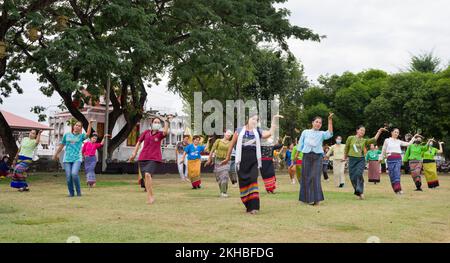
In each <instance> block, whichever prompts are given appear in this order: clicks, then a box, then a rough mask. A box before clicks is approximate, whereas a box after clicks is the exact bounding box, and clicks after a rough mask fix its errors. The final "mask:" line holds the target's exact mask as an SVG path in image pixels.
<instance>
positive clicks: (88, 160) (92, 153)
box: [81, 133, 111, 188]
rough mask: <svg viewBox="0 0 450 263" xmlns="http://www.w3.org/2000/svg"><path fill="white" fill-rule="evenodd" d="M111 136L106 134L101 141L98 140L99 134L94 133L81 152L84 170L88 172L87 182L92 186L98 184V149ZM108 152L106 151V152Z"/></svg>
mask: <svg viewBox="0 0 450 263" xmlns="http://www.w3.org/2000/svg"><path fill="white" fill-rule="evenodd" d="M108 137H111V136H110V135H109V134H105V136H103V139H102V141H101V142H100V143H98V142H97V140H98V135H97V134H96V133H94V134H92V135H91V136H90V138H89V141H88V142H86V143H84V144H83V148H82V149H81V153H82V154H83V157H84V172H85V174H86V183H87V185H88V186H89V188H91V187H95V185H96V182H97V180H96V176H95V166H96V165H97V157H96V153H97V149H99V148H102V147H103V145H104V144H105V140H106V138H108ZM104 154H106V151H105V152H104Z"/></svg>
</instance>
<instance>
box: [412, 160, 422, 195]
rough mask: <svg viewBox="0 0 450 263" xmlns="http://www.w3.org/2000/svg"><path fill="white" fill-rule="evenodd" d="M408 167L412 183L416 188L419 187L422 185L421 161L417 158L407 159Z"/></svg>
mask: <svg viewBox="0 0 450 263" xmlns="http://www.w3.org/2000/svg"><path fill="white" fill-rule="evenodd" d="M409 169H410V172H411V177H412V179H413V181H414V184H415V185H416V187H417V189H420V188H421V187H422V162H421V161H419V160H411V161H409Z"/></svg>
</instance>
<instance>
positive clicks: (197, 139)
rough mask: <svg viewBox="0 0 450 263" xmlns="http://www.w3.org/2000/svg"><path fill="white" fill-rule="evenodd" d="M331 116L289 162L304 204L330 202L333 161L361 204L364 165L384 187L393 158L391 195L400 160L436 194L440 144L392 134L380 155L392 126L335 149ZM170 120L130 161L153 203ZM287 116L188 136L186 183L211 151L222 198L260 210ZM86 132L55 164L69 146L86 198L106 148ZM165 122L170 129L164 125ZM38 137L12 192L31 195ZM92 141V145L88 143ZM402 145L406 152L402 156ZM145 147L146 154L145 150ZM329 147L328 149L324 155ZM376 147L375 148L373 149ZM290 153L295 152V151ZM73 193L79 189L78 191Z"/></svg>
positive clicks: (197, 183)
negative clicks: (235, 190) (233, 190)
mask: <svg viewBox="0 0 450 263" xmlns="http://www.w3.org/2000/svg"><path fill="white" fill-rule="evenodd" d="M333 115H334V114H333V113H330V114H329V116H328V129H327V130H326V131H323V130H321V128H322V118H321V117H315V118H314V119H313V120H312V123H311V125H312V128H311V129H307V130H304V131H303V132H302V133H301V136H300V138H299V140H298V144H297V145H295V146H294V145H293V144H292V145H291V146H290V147H289V148H290V149H289V151H288V152H289V156H288V158H289V159H290V162H289V166H288V171H289V174H290V175H291V179H293V177H294V174H296V177H297V180H298V182H299V183H300V193H299V200H300V201H301V202H303V203H305V204H309V205H319V204H320V202H321V201H323V200H324V194H323V191H322V185H321V174H322V173H324V175H326V179H327V177H328V176H327V174H326V169H327V167H328V160H329V159H330V158H332V160H333V175H334V179H335V184H336V186H337V187H343V186H344V184H345V175H344V171H345V164H346V162H347V161H348V169H349V177H350V181H351V184H352V186H353V188H354V194H355V195H356V196H357V198H358V199H364V198H365V197H364V177H363V174H364V170H365V165H366V161H367V162H368V163H369V168H368V171H369V182H374V183H378V182H380V164H381V162H383V160H385V159H386V160H387V161H386V163H387V166H388V171H389V178H390V181H391V185H392V189H393V191H394V192H395V193H396V194H402V193H403V191H402V187H401V183H400V175H401V170H400V169H401V165H402V162H408V163H409V166H410V168H411V176H412V178H413V180H414V183H415V185H416V190H418V191H421V190H422V188H421V187H422V182H421V174H422V168H423V171H424V174H425V178H426V180H427V183H428V187H429V188H433V189H435V188H436V187H438V186H439V181H438V178H437V169H436V162H435V156H436V155H437V154H441V153H442V152H443V148H442V144H443V142H438V146H439V148H435V147H434V144H435V143H437V142H436V141H435V140H434V139H430V140H428V141H427V142H426V143H423V142H422V139H423V137H422V136H421V135H419V134H416V135H414V136H413V137H412V139H411V140H410V141H408V142H405V141H402V140H400V139H399V134H400V131H399V129H393V130H392V131H391V137H390V138H387V139H386V140H385V141H384V143H383V147H382V150H378V149H377V146H376V144H377V140H378V138H379V137H380V135H381V134H382V133H383V132H388V130H387V128H385V127H383V128H380V129H379V130H378V131H377V133H376V134H375V136H374V137H372V138H369V139H367V138H365V137H364V136H365V132H366V130H365V128H364V127H363V126H359V127H358V128H357V129H356V134H355V135H352V136H349V137H348V138H347V140H346V142H345V144H343V141H342V137H341V136H337V137H336V138H335V142H336V144H334V145H332V146H331V147H323V142H324V141H325V140H329V139H331V138H332V137H333ZM171 118H172V117H171V116H169V117H167V118H163V117H156V118H154V119H153V120H152V122H151V126H150V128H149V129H148V130H146V131H144V132H143V133H142V134H141V135H140V136H139V139H138V141H137V144H136V146H135V148H134V151H133V153H132V154H131V156H130V158H129V161H130V162H132V161H134V159H135V158H136V156H137V154H138V152H139V151H140V154H139V157H138V170H139V175H140V179H141V180H140V181H141V183H142V187H144V188H145V191H146V193H147V203H148V204H152V203H154V201H155V197H154V193H153V181H152V176H153V175H155V174H156V173H157V168H158V166H159V165H161V164H162V162H163V161H162V150H161V143H162V141H163V139H164V138H165V137H166V136H167V135H168V134H169V126H170V121H171ZM280 118H283V116H281V115H275V116H274V117H273V119H272V122H271V127H270V129H269V130H262V129H261V128H259V127H258V119H259V117H258V115H257V114H254V115H250V116H249V117H248V119H247V121H246V123H245V125H244V126H243V127H239V128H238V129H237V130H236V131H235V132H234V133H233V132H232V131H230V130H228V131H226V132H225V135H224V136H223V138H221V139H217V140H216V141H215V142H214V143H213V144H212V147H207V145H204V144H202V143H201V136H193V138H192V143H190V142H189V140H190V136H189V135H185V136H184V137H183V141H182V142H180V143H178V144H177V146H176V162H177V165H178V168H179V171H180V177H181V179H182V180H188V179H189V180H190V182H191V184H192V188H193V189H200V188H201V173H200V171H201V153H202V152H205V151H206V150H207V148H210V149H208V152H209V156H208V160H207V161H206V163H205V166H207V165H214V174H215V177H216V180H217V183H218V186H219V191H220V197H228V194H227V191H228V181H229V180H231V183H232V184H233V185H236V184H238V186H239V190H240V198H241V201H242V203H243V204H244V205H245V208H246V211H247V212H248V213H250V214H256V213H257V212H258V211H259V210H260V201H259V200H260V195H259V188H258V176H259V174H261V176H262V179H263V182H264V186H265V189H266V191H267V192H268V193H271V194H273V193H275V188H276V177H275V167H274V160H273V158H274V150H278V149H280V148H282V147H283V145H282V144H280V143H277V144H275V143H274V141H273V137H274V134H275V129H276V128H277V123H278V121H279V119H280ZM93 122H94V120H90V121H89V126H88V129H87V131H86V133H83V128H82V124H81V122H77V123H75V125H74V126H73V128H72V131H71V132H68V133H66V134H64V136H63V138H62V140H61V142H60V145H59V146H58V148H57V150H56V152H55V154H54V159H55V160H59V154H60V152H61V151H62V150H63V148H65V153H64V156H63V157H62V158H63V163H64V170H65V174H66V181H67V188H68V191H69V196H70V197H73V196H75V192H76V194H77V196H81V187H80V179H79V175H78V174H79V171H80V167H81V164H82V162H83V159H84V167H85V172H86V180H87V184H88V185H89V186H90V187H92V186H95V183H96V178H95V165H96V163H97V159H96V151H97V149H99V148H101V147H102V146H103V144H104V142H105V139H106V138H108V137H110V136H109V135H105V136H104V137H103V140H102V141H101V142H100V143H99V142H97V140H98V135H97V134H91V130H92V123H93ZM162 123H164V126H163V124H162ZM40 135H41V133H40V132H36V131H35V130H32V131H31V132H30V133H29V136H28V137H26V138H24V139H23V140H22V142H21V145H20V148H19V151H18V153H17V155H16V156H15V158H14V160H13V166H14V171H13V173H12V176H11V178H12V181H11V187H14V188H18V189H19V191H28V190H29V189H28V184H27V182H26V171H27V170H28V168H29V166H30V164H31V162H32V157H33V153H34V150H35V149H36V147H37V145H38V144H39V141H40ZM87 138H89V141H87V142H84V141H85V140H86V139H87ZM401 147H407V150H406V153H405V155H404V156H403V158H402V155H401V153H402V150H401ZM141 148H142V149H141ZM324 149H325V151H324ZM367 149H370V150H367ZM291 151H292V152H291ZM74 188H75V189H74Z"/></svg>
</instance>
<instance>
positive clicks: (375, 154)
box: [366, 144, 381, 184]
mask: <svg viewBox="0 0 450 263" xmlns="http://www.w3.org/2000/svg"><path fill="white" fill-rule="evenodd" d="M380 154H381V151H380V150H379V149H378V148H377V147H376V146H375V145H374V144H370V150H369V151H368V152H367V154H366V161H367V162H369V169H368V170H369V172H368V177H369V182H371V183H374V184H377V183H379V182H380V170H381V169H380V168H381V167H380V160H379V157H380Z"/></svg>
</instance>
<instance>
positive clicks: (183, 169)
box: [175, 134, 190, 181]
mask: <svg viewBox="0 0 450 263" xmlns="http://www.w3.org/2000/svg"><path fill="white" fill-rule="evenodd" d="M189 137H190V136H189V135H187V134H185V135H183V141H181V142H179V143H178V144H177V147H176V148H175V162H176V163H177V166H178V173H179V174H180V179H181V181H186V180H187V161H186V160H184V162H182V163H180V162H179V160H181V157H183V153H184V148H185V147H186V146H188V145H189Z"/></svg>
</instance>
